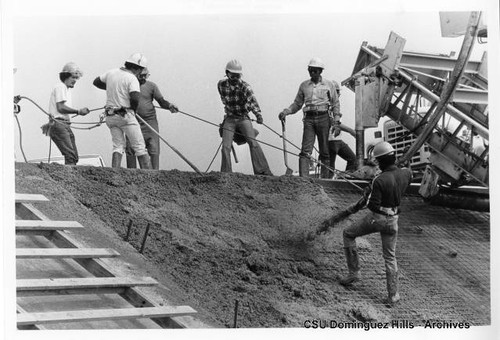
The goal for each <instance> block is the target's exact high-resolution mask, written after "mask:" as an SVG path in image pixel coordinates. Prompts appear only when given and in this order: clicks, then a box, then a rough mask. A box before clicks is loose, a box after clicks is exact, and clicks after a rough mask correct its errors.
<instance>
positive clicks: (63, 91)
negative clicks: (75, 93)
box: [49, 82, 73, 120]
mask: <svg viewBox="0 0 500 340" xmlns="http://www.w3.org/2000/svg"><path fill="white" fill-rule="evenodd" d="M60 102H64V104H66V106H69V107H71V108H72V107H73V101H72V99H71V89H70V88H69V87H67V86H66V84H64V83H63V82H59V83H57V84H56V86H54V89H53V90H52V93H51V94H50V100H49V113H50V114H52V115H53V116H54V118H64V119H66V120H70V119H69V114H67V113H61V112H59V111H57V103H60Z"/></svg>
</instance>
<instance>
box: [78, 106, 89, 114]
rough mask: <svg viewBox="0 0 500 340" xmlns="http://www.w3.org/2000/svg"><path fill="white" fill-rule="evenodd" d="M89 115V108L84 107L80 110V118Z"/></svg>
mask: <svg viewBox="0 0 500 340" xmlns="http://www.w3.org/2000/svg"><path fill="white" fill-rule="evenodd" d="M89 113H90V110H89V109H88V107H84V108H81V109H78V113H77V115H79V116H86V115H88V114H89Z"/></svg>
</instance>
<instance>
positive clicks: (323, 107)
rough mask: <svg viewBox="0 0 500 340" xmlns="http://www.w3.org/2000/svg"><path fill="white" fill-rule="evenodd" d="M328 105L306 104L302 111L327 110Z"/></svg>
mask: <svg viewBox="0 0 500 340" xmlns="http://www.w3.org/2000/svg"><path fill="white" fill-rule="evenodd" d="M329 107H330V106H329V105H328V104H322V105H308V106H306V107H305V108H304V113H308V112H310V111H328V108H329Z"/></svg>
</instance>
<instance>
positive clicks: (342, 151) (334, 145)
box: [328, 139, 356, 178]
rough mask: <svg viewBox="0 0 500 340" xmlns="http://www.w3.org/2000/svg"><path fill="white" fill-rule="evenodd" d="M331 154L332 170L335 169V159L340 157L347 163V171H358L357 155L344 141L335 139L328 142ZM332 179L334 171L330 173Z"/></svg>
mask: <svg viewBox="0 0 500 340" xmlns="http://www.w3.org/2000/svg"><path fill="white" fill-rule="evenodd" d="M328 150H329V152H330V168H332V169H335V159H336V158H337V155H339V156H340V157H341V158H342V159H343V160H345V161H346V162H347V165H346V168H345V169H346V171H356V155H355V154H354V152H353V151H352V150H351V148H350V147H349V145H347V144H346V143H345V142H344V141H343V140H340V139H335V140H331V141H329V142H328ZM329 177H330V178H331V177H333V171H330V176H329Z"/></svg>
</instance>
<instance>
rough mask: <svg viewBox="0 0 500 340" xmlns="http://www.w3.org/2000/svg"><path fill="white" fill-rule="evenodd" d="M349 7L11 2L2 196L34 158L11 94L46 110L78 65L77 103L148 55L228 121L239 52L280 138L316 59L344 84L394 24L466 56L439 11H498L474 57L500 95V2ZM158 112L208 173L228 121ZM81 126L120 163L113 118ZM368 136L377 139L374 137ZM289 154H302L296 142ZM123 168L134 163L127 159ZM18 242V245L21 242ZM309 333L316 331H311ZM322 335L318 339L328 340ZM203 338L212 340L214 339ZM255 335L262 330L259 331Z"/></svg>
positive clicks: (91, 142) (413, 40) (172, 139)
mask: <svg viewBox="0 0 500 340" xmlns="http://www.w3.org/2000/svg"><path fill="white" fill-rule="evenodd" d="M347 2H348V3H349V4H348V5H347V4H346V5H342V6H339V5H338V4H336V1H326V0H325V1H320V0H318V1H312V0H309V1H307V0H292V1H285V0H270V1H260V0H254V1H251V0H246V1H240V0H234V1H229V0H228V1H226V0H217V1H208V0H206V1H203V0H184V1H159V0H141V1H131V0H120V1H118V0H116V1H115V0H107V1H105V0H87V1H67V0H66V1H63V0H44V1H40V0H16V1H8V0H3V1H2V3H1V5H2V7H1V8H2V12H1V15H2V23H1V24H2V32H1V33H2V35H1V38H2V53H1V58H2V59H1V61H2V111H3V113H4V114H3V117H4V121H3V123H2V148H1V149H0V151H1V154H0V156H1V159H2V161H3V172H2V187H3V188H5V190H2V192H3V195H2V199H8V198H9V197H12V196H9V195H12V193H13V192H14V188H13V174H14V171H13V168H12V162H13V160H14V157H15V159H16V160H17V161H23V156H22V154H21V151H20V147H19V146H20V142H19V131H18V127H17V125H16V122H15V120H14V118H13V115H12V114H11V112H12V111H11V110H12V102H11V100H12V99H11V98H12V96H13V95H18V94H19V95H22V96H26V97H29V98H31V99H33V100H34V101H35V102H37V103H38V104H39V105H40V106H42V107H43V108H44V109H45V110H47V109H48V102H49V96H50V92H51V90H52V88H53V86H54V85H55V84H56V83H57V82H58V81H59V79H58V73H59V72H60V71H61V69H62V67H63V65H64V64H65V63H67V62H69V61H73V62H75V63H77V64H78V65H79V66H80V67H81V68H82V70H83V72H84V76H83V77H82V78H81V79H80V80H79V81H78V82H77V84H76V86H75V88H74V90H73V102H74V104H75V106H77V107H84V106H86V107H88V108H90V109H94V108H98V107H102V106H103V105H104V102H105V93H104V91H101V90H98V89H97V88H95V87H94V86H93V85H92V81H93V79H94V78H95V77H97V76H99V75H100V74H102V73H104V72H105V71H107V70H108V69H110V68H116V67H120V66H122V65H123V63H124V61H125V59H126V58H127V57H128V56H129V55H131V54H132V53H134V52H143V53H144V54H145V55H146V56H147V58H148V60H149V64H150V67H149V69H150V72H151V77H150V80H151V81H153V82H156V83H157V84H158V86H159V87H160V89H161V91H162V92H163V94H164V96H165V98H166V99H167V100H169V101H171V102H173V103H175V104H177V106H178V107H179V108H180V109H181V110H182V111H185V112H187V113H189V114H192V115H196V116H198V117H200V118H203V119H206V120H208V121H211V122H213V123H216V124H218V123H220V122H221V121H222V117H223V107H222V104H221V102H220V98H219V96H218V93H217V90H216V84H217V82H218V80H220V79H222V78H223V76H224V67H225V65H226V63H227V61H228V60H230V59H233V58H236V59H239V60H240V61H241V63H242V64H243V79H244V80H245V81H247V82H248V83H250V85H251V86H252V88H253V90H254V92H255V95H256V97H257V100H258V102H259V104H260V107H261V109H262V114H263V117H264V123H266V124H267V125H269V126H270V127H271V128H272V129H274V130H275V131H277V132H279V133H281V125H280V122H279V120H278V118H277V115H278V113H279V112H280V111H281V110H282V109H283V108H285V107H288V106H289V105H290V104H291V103H292V101H293V99H294V97H295V95H296V93H297V89H298V86H299V84H300V83H301V82H302V81H304V80H306V79H307V78H308V74H307V71H306V69H307V63H308V62H309V60H310V59H311V58H312V57H315V56H316V57H319V58H321V59H323V61H324V62H325V64H326V68H325V71H324V73H323V76H324V78H326V79H331V80H335V81H337V82H339V83H340V82H341V81H342V80H344V79H346V78H347V77H349V76H350V75H351V73H352V69H353V67H354V62H355V60H356V57H357V55H358V51H359V48H360V46H361V44H362V42H363V41H367V42H368V43H369V44H370V45H374V46H377V47H380V48H383V47H384V46H385V44H386V42H387V39H388V37H389V34H390V33H391V31H394V32H395V33H397V34H398V35H400V36H401V37H403V38H405V39H406V45H405V50H407V51H417V52H427V53H443V54H449V53H450V52H452V51H454V52H456V53H457V54H458V52H459V51H460V46H461V43H462V39H463V38H461V37H459V38H442V37H441V33H440V22H439V11H440V10H447V11H459V10H465V11H470V10H483V11H486V10H489V11H488V12H486V13H485V14H486V16H485V18H486V19H487V21H488V27H489V35H490V37H489V38H488V44H486V45H477V44H476V47H475V52H474V54H473V56H472V58H471V59H473V60H479V59H480V57H481V55H482V52H483V51H484V50H486V49H488V57H489V60H490V63H489V67H490V77H489V79H490V93H500V90H499V86H498V74H499V72H498V62H495V61H498V60H500V56H499V53H498V35H499V29H498V0H469V1H462V0H453V1H452V0H445V1H443V0H441V1H439V3H437V2H438V1H430V0H421V1H404V0H392V1H391V0H387V1H365V0H357V1H356V0H351V1H346V3H347ZM13 66H15V67H17V73H16V74H15V75H12V67H13ZM495 76H496V77H495ZM340 99H341V111H342V113H343V115H344V116H343V122H344V123H346V124H347V125H350V126H351V127H353V125H354V94H353V93H351V92H350V90H348V89H347V88H342V96H341V98H340ZM490 101H491V103H490V112H492V113H493V114H492V115H491V116H490V117H491V122H490V125H491V126H498V125H497V124H496V121H495V120H496V118H495V117H494V114H495V113H496V112H498V110H499V105H498V98H496V97H495V96H491V97H490ZM20 104H21V107H22V111H21V113H20V114H19V115H18V118H19V121H20V124H21V131H22V135H23V147H24V151H25V154H26V157H27V158H28V159H36V158H43V157H47V156H48V149H49V138H48V137H46V136H44V135H42V133H41V130H40V126H41V125H42V124H44V123H45V122H47V118H46V116H45V115H44V114H43V113H42V112H41V111H40V110H39V109H38V108H36V107H35V106H34V105H32V104H31V103H29V102H28V101H26V100H23V101H21V103H20ZM98 115H99V112H93V113H91V114H89V115H88V116H87V117H85V118H81V117H79V118H78V119H75V121H83V122H85V121H87V122H95V121H97V117H98ZM158 116H159V122H160V133H161V135H162V136H163V137H164V138H165V139H166V140H167V141H168V142H169V143H171V144H172V145H173V146H175V147H176V148H177V149H178V150H179V151H180V152H182V153H183V155H184V156H185V157H187V158H188V159H189V160H190V161H191V162H192V163H194V164H195V165H196V166H197V167H198V168H199V169H200V170H201V171H205V170H206V168H207V166H208V164H209V163H210V161H211V159H212V157H213V156H214V154H215V151H216V149H217V147H218V145H219V143H220V142H221V139H220V137H219V135H218V130H217V128H216V127H213V126H211V125H208V124H206V123H203V122H200V121H198V120H195V119H193V118H190V117H187V116H185V115H182V114H180V113H177V114H171V113H170V112H168V111H164V110H159V111H158ZM252 118H254V117H253V116H252ZM301 119H302V117H301V113H300V112H299V113H297V114H296V115H294V116H290V117H288V118H287V137H288V139H290V140H291V141H292V142H293V143H294V144H296V145H298V146H300V143H301V138H302V122H301ZM254 127H256V128H257V129H258V130H259V131H260V135H259V137H258V138H259V140H262V141H265V142H267V143H270V144H272V145H274V146H276V147H278V148H281V147H282V141H281V139H280V138H279V137H278V136H276V135H275V134H274V133H273V132H271V131H270V130H268V129H267V128H266V127H264V126H260V125H257V124H254ZM74 132H75V135H76V143H77V146H78V150H79V153H80V155H84V154H100V155H102V156H103V158H104V160H105V162H106V163H107V165H108V166H109V165H110V163H111V162H110V159H111V137H110V133H109V129H108V128H107V126H106V125H102V126H101V127H98V128H95V129H93V130H90V131H89V130H74ZM366 137H367V138H369V132H367V133H366ZM495 139H496V135H495V134H494V133H491V134H490V143H491V145H492V151H495V149H497V147H496V144H495ZM345 140H346V142H348V143H349V144H350V145H351V147H352V148H353V150H354V139H353V138H351V137H350V136H345ZM262 148H263V150H264V153H265V154H266V156H267V159H268V161H269V163H270V166H271V170H272V171H273V172H274V174H275V175H283V174H284V173H285V165H284V163H283V153H282V152H281V151H279V150H275V149H272V148H270V147H268V146H266V145H262ZM52 150H53V155H55V154H59V152H58V151H57V148H56V147H55V145H52ZM161 150H162V151H161V159H160V168H161V169H165V170H171V169H179V170H183V171H192V169H191V168H190V167H189V165H187V164H186V163H185V162H184V161H183V160H182V159H180V158H179V157H178V156H177V155H176V154H175V153H174V152H172V151H171V150H170V149H169V148H168V146H166V145H165V144H163V143H161ZM236 150H237V151H236V152H237V155H238V158H239V160H240V163H239V164H235V163H234V161H233V170H234V171H235V172H242V173H247V174H250V173H252V170H251V169H252V168H251V163H250V154H249V150H248V146H247V145H244V146H242V147H237V148H236ZM289 150H290V151H293V152H295V153H298V152H299V151H298V150H296V149H295V148H294V147H292V146H289ZM288 159H289V165H290V166H291V167H292V168H293V169H294V170H298V165H297V163H298V159H297V157H294V156H291V155H290V156H289V157H288ZM337 164H338V165H339V167H341V168H342V169H343V166H344V164H345V163H344V162H340V161H338V163H337ZM495 164H496V159H495V158H494V157H492V158H491V165H492V166H495ZM122 166H125V161H123V163H122ZM219 169H220V154H219V155H217V158H216V160H215V162H214V164H213V165H212V167H211V170H215V171H219ZM492 173H494V172H492ZM491 182H492V186H494V185H495V183H496V179H495V178H492V179H491ZM493 198H494V197H493ZM9 202H10V201H9ZM492 202H493V203H494V201H492ZM2 206H3V212H4V214H5V215H4V216H11V215H12V216H13V212H12V209H13V208H12V207H10V206H9V205H4V204H3V200H2ZM9 207H10V208H9ZM9 214H11V215H9ZM492 217H493V218H492V226H494V225H498V223H496V224H495V222H496V219H495V216H493V215H492ZM5 221H6V220H5V219H4V220H3V222H5ZM5 225H6V224H5ZM5 225H3V226H5ZM494 229H495V228H492V239H493V238H494V234H495V231H494ZM11 236H12V235H10V237H11ZM8 240H10V241H12V238H7V241H8ZM7 241H6V240H5V239H4V243H3V245H4V251H8V250H9V249H10V250H11V251H12V252H13V243H12V242H7ZM494 259H495V257H494V256H493V257H492V266H494V265H495V262H494V261H495V260H494ZM4 269H5V268H4ZM9 270H12V269H9ZM492 286H494V285H492ZM491 293H492V301H498V300H495V296H496V291H495V290H494V289H492V292H491ZM7 302H8V303H7V305H9V303H11V304H12V303H15V301H14V298H12V297H11V298H9V299H8V301H7ZM496 306H497V305H496V304H493V305H492V311H493V312H495V311H496V314H495V315H497V316H498V309H497V308H496ZM9 312H10V311H9ZM13 318H14V317H13V316H12V315H10V319H9V320H8V321H11V322H12V321H13V320H12V319H13ZM493 319H494V317H492V320H493ZM486 328H488V327H486ZM486 328H481V329H474V330H471V331H470V332H468V333H463V332H462V333H453V337H454V338H455V339H461V338H465V337H466V336H468V338H470V337H471V336H474V334H475V335H479V336H478V338H484V337H481V334H482V333H481V331H484V330H486ZM302 331H303V330H299V331H293V332H287V333H286V334H287V335H289V336H292V337H293V336H294V335H296V334H303V333H302ZM137 334H138V333H136V335H137ZM142 334H144V333H142ZM280 334H281V335H283V333H280ZM412 334H413V335H415V333H412ZM447 334H448V333H447ZM25 335H26V334H25ZM156 335H158V334H156ZM192 335H195V334H192ZM198 335H200V334H198ZM241 335H242V334H241V333H239V334H238V336H239V337H241ZM303 335H304V336H309V337H310V336H311V333H310V332H308V333H307V334H303ZM319 335H320V333H317V334H315V336H316V337H318V338H320V337H321V336H319ZM322 335H323V336H325V333H322ZM326 335H328V334H326ZM369 335H370V336H371V338H372V339H377V338H382V336H383V338H384V339H386V338H387V335H386V334H378V333H375V332H371V333H370V334H369ZM408 335H411V334H408V333H407V332H406V333H405V337H408ZM37 336H38V339H44V338H47V339H48V338H51V339H52V338H53V334H52V333H51V334H48V333H44V334H40V333H37ZM72 336H76V334H72ZM82 336H83V335H82ZM163 336H164V335H163ZM202 336H203V337H206V334H205V335H202ZM255 336H259V334H254V336H252V337H251V338H255ZM425 336H426V337H427V336H428V333H426V335H425ZM106 337H107V336H106V333H98V334H96V333H94V334H93V338H94V339H101V338H102V339H104V338H106ZM108 337H109V336H108ZM418 337H419V335H418V334H417V336H416V338H418ZM66 338H68V337H66ZM217 338H218V339H219V338H220V339H222V338H224V336H221V335H220V336H218V337H217ZM249 338H250V337H249Z"/></svg>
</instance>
